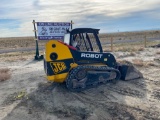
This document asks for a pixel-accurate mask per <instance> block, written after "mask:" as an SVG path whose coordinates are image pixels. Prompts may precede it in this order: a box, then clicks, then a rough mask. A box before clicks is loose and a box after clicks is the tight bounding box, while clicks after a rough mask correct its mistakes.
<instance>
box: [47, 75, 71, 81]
mask: <svg viewBox="0 0 160 120" xmlns="http://www.w3.org/2000/svg"><path fill="white" fill-rule="evenodd" d="M67 75H68V73H62V74H57V75H52V76H47V80H49V81H52V82H60V83H62V82H64V81H65V79H66V78H67Z"/></svg>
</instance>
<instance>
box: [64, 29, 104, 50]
mask: <svg viewBox="0 0 160 120" xmlns="http://www.w3.org/2000/svg"><path fill="white" fill-rule="evenodd" d="M98 33H99V29H92V28H77V29H73V30H71V31H68V33H67V34H65V36H64V43H66V44H68V45H71V46H73V47H75V48H76V49H77V50H79V51H82V52H87V51H94V52H103V50H102V46H101V43H100V40H99V37H98Z"/></svg>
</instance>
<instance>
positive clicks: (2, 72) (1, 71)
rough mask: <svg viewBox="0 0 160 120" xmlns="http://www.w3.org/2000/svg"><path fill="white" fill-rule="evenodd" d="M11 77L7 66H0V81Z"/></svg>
mask: <svg viewBox="0 0 160 120" xmlns="http://www.w3.org/2000/svg"><path fill="white" fill-rule="evenodd" d="M10 78H11V73H10V70H9V69H8V68H0V81H5V80H8V79H10Z"/></svg>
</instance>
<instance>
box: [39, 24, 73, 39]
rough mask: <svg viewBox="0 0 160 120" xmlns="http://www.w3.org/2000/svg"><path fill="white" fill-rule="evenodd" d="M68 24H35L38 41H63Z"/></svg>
mask: <svg viewBox="0 0 160 120" xmlns="http://www.w3.org/2000/svg"><path fill="white" fill-rule="evenodd" d="M69 28H70V23H69V22H37V30H38V40H51V39H56V40H63V38H64V34H65V33H66V30H67V29H69Z"/></svg>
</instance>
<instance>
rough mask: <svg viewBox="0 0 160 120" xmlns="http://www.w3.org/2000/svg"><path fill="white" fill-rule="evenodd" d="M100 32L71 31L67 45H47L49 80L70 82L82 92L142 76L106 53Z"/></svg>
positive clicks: (71, 86) (76, 89)
mask: <svg viewBox="0 0 160 120" xmlns="http://www.w3.org/2000/svg"><path fill="white" fill-rule="evenodd" d="M98 33H99V29H92V28H77V29H73V30H71V31H68V33H67V34H66V35H65V37H64V41H63V42H62V41H56V40H50V41H49V42H47V43H46V46H45V54H44V69H45V73H46V75H47V79H48V80H49V81H53V82H61V83H62V82H66V86H67V88H68V89H69V90H71V91H82V90H85V89H87V88H90V87H95V86H97V85H100V84H104V83H107V82H110V81H117V80H119V79H122V80H131V79H136V78H140V77H142V74H141V73H140V72H139V71H138V70H136V69H135V68H134V67H133V66H132V65H125V64H124V65H122V64H119V63H117V62H116V59H115V57H114V56H113V55H112V54H111V53H107V52H103V49H102V46H101V43H100V40H99V37H98Z"/></svg>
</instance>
